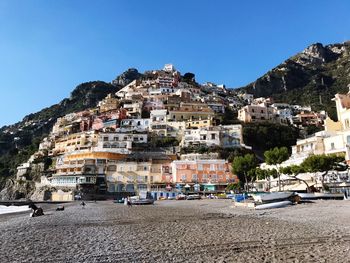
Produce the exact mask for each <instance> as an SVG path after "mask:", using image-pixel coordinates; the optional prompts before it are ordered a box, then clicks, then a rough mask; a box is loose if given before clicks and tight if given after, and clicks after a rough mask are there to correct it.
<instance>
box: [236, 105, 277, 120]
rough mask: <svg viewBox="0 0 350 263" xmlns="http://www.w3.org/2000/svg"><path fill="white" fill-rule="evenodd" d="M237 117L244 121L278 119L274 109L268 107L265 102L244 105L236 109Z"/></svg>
mask: <svg viewBox="0 0 350 263" xmlns="http://www.w3.org/2000/svg"><path fill="white" fill-rule="evenodd" d="M238 119H239V120H240V121H242V122H244V123H247V122H264V121H272V122H278V121H279V119H278V118H277V112H276V109H275V108H272V107H268V106H266V105H265V104H260V105H247V106H244V107H243V108H241V109H240V110H239V111H238Z"/></svg>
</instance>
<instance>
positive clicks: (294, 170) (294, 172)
mask: <svg viewBox="0 0 350 263" xmlns="http://www.w3.org/2000/svg"><path fill="white" fill-rule="evenodd" d="M280 172H281V173H283V174H288V175H289V176H291V177H293V178H295V179H297V180H298V181H301V182H303V183H304V184H305V185H306V191H307V192H309V191H310V186H309V184H308V183H307V181H305V180H303V179H301V178H298V177H297V176H298V175H299V174H301V173H305V172H306V171H305V168H304V167H303V166H302V165H290V166H287V167H282V168H281V169H280Z"/></svg>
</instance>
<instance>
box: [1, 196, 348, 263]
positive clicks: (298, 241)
mask: <svg viewBox="0 0 350 263" xmlns="http://www.w3.org/2000/svg"><path fill="white" fill-rule="evenodd" d="M231 205H232V203H231V201H230V200H199V201H162V202H156V205H154V206H152V205H151V206H137V207H136V206H133V207H126V206H124V205H120V204H114V203H112V202H110V201H105V202H97V203H93V202H92V203H87V206H86V208H85V209H82V207H80V206H79V203H74V204H70V205H67V206H65V211H62V212H56V211H54V209H53V208H52V210H50V211H44V212H46V213H45V216H42V217H37V218H30V217H29V215H26V214H22V215H13V216H11V217H8V216H7V217H0V233H1V245H0V249H1V251H0V262H214V261H216V262H336V261H342V260H343V259H344V258H346V257H347V256H349V255H350V253H349V244H350V228H349V227H350V223H349V221H348V218H349V215H350V212H349V210H350V209H349V208H350V202H346V201H317V202H315V203H313V204H303V205H297V206H292V207H288V208H281V209H274V210H266V211H264V212H261V211H255V210H249V209H243V208H231Z"/></svg>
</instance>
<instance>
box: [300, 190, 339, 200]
mask: <svg viewBox="0 0 350 263" xmlns="http://www.w3.org/2000/svg"><path fill="white" fill-rule="evenodd" d="M297 194H298V196H300V198H301V200H313V199H314V200H315V199H344V194H342V193H317V192H316V193H297Z"/></svg>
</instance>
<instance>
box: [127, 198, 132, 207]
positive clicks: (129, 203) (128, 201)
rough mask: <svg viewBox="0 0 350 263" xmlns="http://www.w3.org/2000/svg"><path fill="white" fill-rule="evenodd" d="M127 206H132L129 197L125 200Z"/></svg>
mask: <svg viewBox="0 0 350 263" xmlns="http://www.w3.org/2000/svg"><path fill="white" fill-rule="evenodd" d="M127 204H128V207H131V206H132V203H131V199H130V197H128V199H127Z"/></svg>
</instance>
